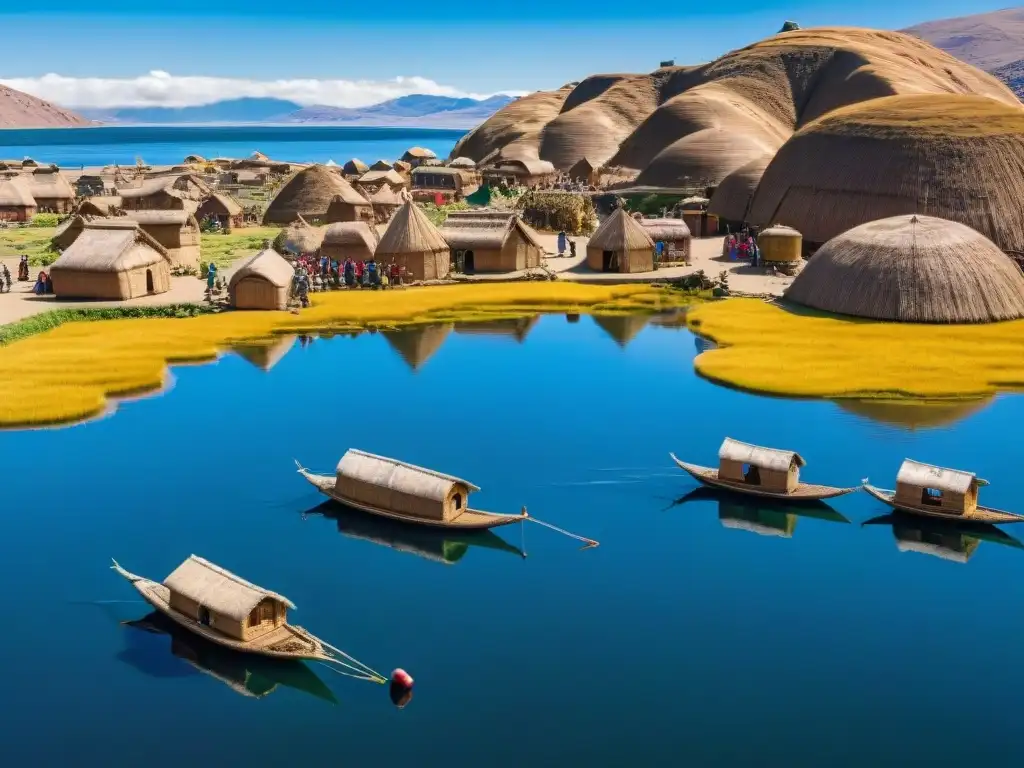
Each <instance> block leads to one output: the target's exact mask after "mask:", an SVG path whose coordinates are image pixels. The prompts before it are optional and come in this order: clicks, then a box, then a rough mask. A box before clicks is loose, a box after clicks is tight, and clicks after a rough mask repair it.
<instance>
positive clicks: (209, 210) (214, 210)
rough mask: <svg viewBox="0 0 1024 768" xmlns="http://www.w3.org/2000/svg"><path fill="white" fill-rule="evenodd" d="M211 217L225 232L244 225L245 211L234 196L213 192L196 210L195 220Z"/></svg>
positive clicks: (204, 219)
mask: <svg viewBox="0 0 1024 768" xmlns="http://www.w3.org/2000/svg"><path fill="white" fill-rule="evenodd" d="M207 219H212V220H213V221H216V222H217V223H218V224H220V226H221V228H222V229H223V230H224V231H225V232H230V231H231V230H232V229H237V228H239V227H244V226H245V212H244V211H243V210H242V206H241V205H240V204H239V203H238V201H237V200H235V198H233V197H232V196H231V195H229V194H226V193H224V192H214V193H213V194H212V195H210V196H209V197H208V198H206V200H204V201H203V204H202V205H200V206H199V208H198V210H196V220H197V221H206V220H207Z"/></svg>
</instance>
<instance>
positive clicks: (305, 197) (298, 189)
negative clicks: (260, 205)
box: [263, 165, 370, 224]
mask: <svg viewBox="0 0 1024 768" xmlns="http://www.w3.org/2000/svg"><path fill="white" fill-rule="evenodd" d="M336 197H337V198H341V199H342V200H345V201H352V203H353V204H365V205H367V206H369V204H370V203H369V201H367V200H366V199H365V198H363V197H362V195H360V194H359V193H358V192H356V191H355V189H354V188H353V187H352V185H351V184H349V183H348V182H347V181H345V179H343V178H342V177H341V175H340V174H338V173H336V172H334V171H332V170H331V169H330V168H326V167H324V166H322V165H311V166H310V167H309V168H305V169H303V170H301V171H299V172H298V173H296V174H295V175H294V176H292V177H291V178H290V179H289V180H288V181H287V182H286V183H285V184H284V186H282V187H281V189H279V190H278V192H277V194H276V195H274V199H273V200H271V201H270V205H269V206H267V212H266V213H265V214H264V215H263V223H264V224H291V223H292V222H293V221H295V220H296V219H298V218H299V217H300V216H301V217H302V218H304V219H307V220H313V219H319V220H321V221H325V220H326V218H327V209H328V208H330V207H331V202H332V201H333V200H334V199H335V198H336Z"/></svg>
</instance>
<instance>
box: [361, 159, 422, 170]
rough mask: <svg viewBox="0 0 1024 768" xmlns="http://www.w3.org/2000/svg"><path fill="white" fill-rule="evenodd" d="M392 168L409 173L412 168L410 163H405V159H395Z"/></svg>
mask: <svg viewBox="0 0 1024 768" xmlns="http://www.w3.org/2000/svg"><path fill="white" fill-rule="evenodd" d="M392 168H394V169H395V170H396V171H398V172H399V173H409V171H411V170H412V163H407V162H405V160H395V162H394V163H392ZM370 170H371V171H375V170H378V169H377V168H371V169H370Z"/></svg>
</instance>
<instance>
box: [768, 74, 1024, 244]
mask: <svg viewBox="0 0 1024 768" xmlns="http://www.w3.org/2000/svg"><path fill="white" fill-rule="evenodd" d="M1022 199H1024V108H1022V107H1021V106H1020V105H1019V104H1018V105H1015V106H1010V105H1007V104H1003V103H1001V102H998V101H994V100H992V99H988V98H984V97H981V96H950V95H930V94H924V95H922V94H917V95H911V96H891V97H888V98H883V99H875V100H873V101H869V102H866V103H864V104H859V105H855V106H852V107H846V108H844V109H838V110H835V111H834V112H831V113H829V114H828V115H826V116H825V117H823V118H821V119H819V120H816V121H814V122H812V123H811V124H810V125H807V126H806V127H805V128H803V129H802V130H800V131H799V132H798V133H796V135H794V136H793V138H791V139H790V140H789V141H788V142H786V144H785V145H784V146H783V147H782V148H781V149H780V150H779V151H778V154H776V156H775V158H774V159H773V160H772V162H771V164H770V165H769V166H768V167H767V169H766V170H765V172H764V176H763V177H762V179H761V183H760V185H759V187H758V189H757V193H756V194H755V195H754V199H753V202H752V204H751V207H750V213H749V217H748V218H749V219H750V220H751V222H753V223H754V224H767V223H770V221H785V222H787V223H789V224H792V225H793V226H795V227H796V228H797V229H799V230H800V231H801V232H803V234H804V238H805V239H806V240H807V241H809V242H811V243H823V242H825V241H826V240H828V239H829V238H832V237H835V236H836V235H838V234H840V233H841V232H845V231H846V230H848V229H850V228H852V227H855V226H857V225H859V224H864V223H865V222H868V221H876V220H878V219H883V218H887V217H889V216H896V215H900V214H908V213H924V214H927V215H929V216H939V217H942V218H944V219H949V220H951V221H958V222H960V223H962V224H966V225H967V226H969V227H972V228H974V229H976V230H978V231H979V232H981V233H982V234H984V235H985V236H986V237H988V238H989V239H990V240H992V241H993V242H994V243H995V244H996V245H998V246H999V247H1000V248H1002V249H1003V250H1006V251H1011V250H1012V251H1024V206H1021V204H1020V201H1021V200H1022Z"/></svg>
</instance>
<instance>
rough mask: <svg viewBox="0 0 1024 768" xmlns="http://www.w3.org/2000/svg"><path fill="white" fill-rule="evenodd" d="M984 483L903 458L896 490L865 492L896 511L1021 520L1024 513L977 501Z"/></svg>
mask: <svg viewBox="0 0 1024 768" xmlns="http://www.w3.org/2000/svg"><path fill="white" fill-rule="evenodd" d="M984 485H988V481H987V480H982V479H981V478H980V477H978V476H977V475H975V474H974V473H973V472H966V471H964V470H959V469H947V468H945V467H937V466H935V465H933V464H924V463H922V462H920V461H914V460H913V459H905V460H904V461H903V464H902V465H900V470H899V472H898V473H897V475H896V490H894V491H890V490H887V489H885V488H876V487H875V486H873V485H870V484H869V483H868V482H867V481H865V482H864V484H863V488H864V490H865V491H867V492H868V493H869V494H871V495H872V496H874V497H875V498H876V499H878V500H879V501H881V502H882V503H883V504H888V505H889V506H890V507H892V508H893V509H895V510H897V511H899V512H905V513H907V514H911V515H922V516H924V517H933V518H937V519H940V520H950V521H954V522H962V523H988V524H990V525H1000V524H1005V523H1019V522H1021V521H1024V515H1020V514H1017V513H1016V512H1005V511H1003V510H1001V509H994V508H992V507H985V506H982V505H980V504H978V491H979V489H980V488H981V487H982V486H984Z"/></svg>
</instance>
